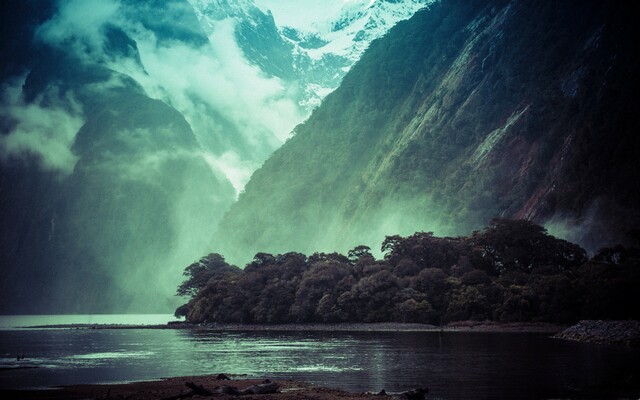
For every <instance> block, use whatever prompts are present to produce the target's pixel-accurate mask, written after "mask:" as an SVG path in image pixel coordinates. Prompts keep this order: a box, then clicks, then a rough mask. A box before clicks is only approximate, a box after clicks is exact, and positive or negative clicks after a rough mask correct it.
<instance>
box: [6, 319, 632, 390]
mask: <svg viewBox="0 0 640 400" xmlns="http://www.w3.org/2000/svg"><path fill="white" fill-rule="evenodd" d="M21 354H24V355H25V359H24V360H20V361H17V360H16V355H21ZM0 355H2V359H1V361H0V363H1V364H2V365H1V366H0V367H3V368H2V370H0V388H3V389H7V388H27V387H48V386H55V385H65V384H74V383H97V382H100V383H107V382H122V381H131V380H149V379H154V378H161V377H169V376H181V375H200V374H214V373H220V372H224V373H229V374H246V375H248V376H255V377H260V378H263V377H264V378H266V377H270V378H287V379H302V380H306V381H311V382H314V383H318V384H321V385H326V386H333V387H340V388H344V389H348V390H353V391H376V392H377V391H379V390H381V389H383V388H384V389H386V390H387V391H388V392H390V391H403V390H408V389H411V388H415V387H429V388H430V389H431V394H432V395H433V398H443V399H500V398H520V399H521V398H552V397H557V396H561V395H564V394H566V393H568V391H570V390H575V389H580V388H584V387H588V386H598V385H600V386H601V385H604V384H607V383H611V382H617V381H619V380H620V379H621V377H622V378H624V377H627V376H629V373H630V372H633V373H635V374H636V375H635V376H636V377H637V376H640V375H638V370H639V368H640V365H639V364H640V363H639V361H640V357H639V353H638V352H637V351H630V350H625V349H619V348H615V347H608V346H594V345H585V344H578V343H573V342H565V341H560V340H555V339H550V338H548V337H547V335H544V334H522V333H519V334H512V333H451V332H450V333H446V332H445V333H439V332H426V333H425V332H422V333H379V332H378V333H344V332H341V333H336V332H244V333H223V332H204V331H178V330H144V329H133V330H92V329H80V330H79V329H75V330H73V329H72V330H68V329H64V330H60V329H49V330H4V331H0ZM17 367H36V368H17Z"/></svg>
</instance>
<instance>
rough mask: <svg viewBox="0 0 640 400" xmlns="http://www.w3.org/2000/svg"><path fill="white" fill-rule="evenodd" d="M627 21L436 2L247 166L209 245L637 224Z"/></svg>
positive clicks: (636, 144)
mask: <svg viewBox="0 0 640 400" xmlns="http://www.w3.org/2000/svg"><path fill="white" fill-rule="evenodd" d="M637 26H638V25H637V24H636V23H635V21H633V18H632V17H631V16H630V14H629V13H628V10H626V9H625V6H623V5H622V4H621V3H604V2H597V1H590V2H577V1H575V2H574V1H561V2H545V3H537V2H520V1H498V2H496V1H491V2H483V1H474V2H466V1H441V2H437V3H435V4H433V5H431V6H430V7H429V9H428V10H424V11H421V12H419V13H418V14H416V15H415V16H414V17H413V18H412V19H410V20H408V21H405V22H403V23H400V24H398V25H397V26H396V27H395V28H393V29H392V30H391V31H390V32H389V33H388V34H387V35H386V36H385V37H384V38H382V39H379V40H377V41H375V42H373V43H372V44H371V46H370V48H369V49H368V50H367V52H365V54H364V56H363V57H362V59H361V60H360V61H359V62H358V63H357V64H356V65H355V66H354V67H353V69H352V70H351V71H350V72H349V73H348V74H347V76H346V77H345V78H344V80H343V82H342V84H341V86H340V87H339V88H338V89H337V90H336V91H335V92H334V93H332V94H331V95H329V96H328V97H327V98H326V99H325V101H324V102H323V104H322V105H321V106H320V107H319V108H318V109H316V110H315V112H314V113H313V114H312V115H311V117H310V118H309V119H308V120H307V121H306V122H305V123H304V124H302V125H300V126H298V127H297V128H296V131H295V135H294V136H293V137H292V138H291V139H290V140H289V141H288V142H287V143H285V145H284V146H283V147H282V148H280V149H279V150H277V151H276V152H275V153H274V154H273V156H272V157H271V158H270V159H269V160H267V162H265V164H264V165H263V167H262V168H261V169H259V170H258V171H256V172H255V173H254V175H253V176H252V178H251V180H250V182H249V183H248V185H247V186H246V188H245V191H244V193H242V194H241V195H240V198H239V201H238V202H237V203H236V204H235V205H234V206H233V207H232V209H231V211H230V212H229V213H228V214H227V215H226V217H225V219H224V220H223V222H222V224H221V226H220V229H219V231H218V234H217V237H216V239H215V241H214V242H213V243H212V246H211V248H212V250H214V251H218V252H220V253H222V254H225V255H226V256H227V257H228V258H229V259H230V260H231V261H233V262H235V263H240V264H243V263H245V262H247V261H248V260H250V259H251V257H252V256H253V255H254V254H255V253H256V252H260V251H262V252H270V253H284V252H287V251H300V252H305V253H313V252H315V251H335V250H337V251H342V252H346V251H347V250H348V249H349V248H352V247H353V246H355V245H357V244H360V243H365V244H367V245H369V246H372V247H373V246H376V244H377V243H380V242H381V241H382V239H383V238H384V237H385V236H386V235H389V234H396V233H398V234H402V235H408V234H410V233H411V232H415V231H423V230H429V231H433V232H435V233H436V234H438V235H454V236H455V235H461V234H466V233H467V232H470V231H472V230H474V229H480V228H481V227H482V226H484V225H485V224H486V223H487V222H488V221H489V220H490V219H491V218H493V217H496V216H502V217H514V218H525V219H529V220H532V221H535V222H537V223H542V224H545V225H546V226H547V227H549V229H550V230H551V231H552V232H554V233H559V234H562V235H563V236H564V237H566V238H568V239H571V240H572V241H575V242H578V243H580V244H581V245H582V246H584V247H586V248H587V249H588V250H589V251H590V252H595V251H597V249H598V248H600V247H601V246H603V245H605V244H608V243H618V242H626V241H627V240H628V237H627V236H626V234H627V232H628V231H629V230H631V229H633V228H635V227H637V226H638V222H639V221H640V213H639V212H638V207H637V205H638V204H640V195H639V193H640V192H638V190H637V189H636V188H635V185H634V182H637V181H639V180H640V176H639V175H640V166H639V165H638V163H639V161H638V160H639V159H638V157H637V155H638V154H640V141H639V140H638V137H637V134H636V133H637V132H638V128H639V123H638V121H639V119H638V117H637V115H640V104H639V102H638V96H637V93H638V89H640V85H639V83H640V82H639V78H638V75H637V74H636V73H635V71H637V70H638V67H640V62H639V60H640V59H639V54H638V47H637V45H636V39H637V37H638V27H637Z"/></svg>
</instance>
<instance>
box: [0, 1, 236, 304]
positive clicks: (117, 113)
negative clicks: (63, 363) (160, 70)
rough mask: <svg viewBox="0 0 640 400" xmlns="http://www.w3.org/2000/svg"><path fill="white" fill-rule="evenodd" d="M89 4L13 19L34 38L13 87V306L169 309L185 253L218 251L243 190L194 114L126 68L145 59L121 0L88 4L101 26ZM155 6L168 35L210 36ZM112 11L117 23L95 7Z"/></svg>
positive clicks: (7, 254)
mask: <svg viewBox="0 0 640 400" xmlns="http://www.w3.org/2000/svg"><path fill="white" fill-rule="evenodd" d="M163 3H164V2H163ZM42 4H44V2H26V3H24V4H23V6H24V7H25V8H27V10H26V11H29V10H28V8H29V7H32V8H33V9H38V8H40V7H41V6H42ZM61 4H62V3H61ZM87 4H88V3H84V2H68V3H64V4H63V5H62V6H60V8H57V7H54V6H52V7H50V8H49V10H50V11H51V12H52V14H49V15H48V16H46V17H45V16H42V18H41V19H40V20H39V21H37V22H35V23H31V24H29V25H22V24H21V23H20V21H17V22H16V21H14V23H17V25H19V26H20V27H22V28H23V29H24V30H23V31H22V32H26V33H28V34H30V35H31V36H28V35H27V37H31V39H30V40H24V39H22V41H21V43H22V44H23V45H24V46H26V47H27V50H22V51H23V52H24V53H25V54H27V55H28V56H27V57H24V58H23V63H22V64H21V66H16V67H15V68H14V69H13V70H11V71H7V75H8V76H9V77H8V78H6V79H5V80H4V81H3V86H2V106H1V107H0V116H1V117H2V118H1V119H0V120H1V121H2V125H1V128H2V136H1V137H0V150H1V151H0V155H1V157H0V161H2V169H1V170H0V171H1V173H0V190H1V191H2V202H1V205H0V212H1V215H2V227H1V236H0V246H1V249H2V280H1V282H0V283H1V290H2V302H1V307H0V308H1V310H2V312H3V313H34V312H38V313H87V312H126V311H130V310H147V311H152V312H154V311H155V312H162V311H163V310H167V309H170V307H172V306H173V305H174V303H175V301H176V300H175V299H173V292H174V290H175V282H176V281H177V280H179V277H180V273H181V267H180V265H182V264H184V263H188V262H190V260H192V259H193V257H196V255H197V254H199V253H201V252H203V251H205V250H206V248H207V246H208V243H209V238H210V232H211V226H212V225H214V224H215V223H216V222H217V221H218V220H219V219H220V218H221V216H222V214H223V212H224V211H225V210H226V209H227V208H228V207H229V205H230V204H231V202H232V201H233V199H234V196H235V190H234V188H233V186H232V184H231V183H230V181H229V180H228V179H227V178H226V177H225V176H224V175H223V174H222V173H221V172H220V171H218V170H215V169H214V168H212V167H211V165H209V163H208V162H207V158H206V157H204V156H203V154H205V153H206V151H205V149H204V148H203V147H202V146H201V144H200V143H199V142H198V138H197V137H196V135H195V134H194V131H193V130H192V127H191V125H190V124H189V123H188V121H187V120H186V119H185V117H184V115H183V114H182V113H180V112H179V111H178V110H177V109H176V108H175V107H172V106H171V105H170V104H168V103H167V102H164V101H161V100H159V99H156V98H152V97H151V96H150V95H149V93H148V92H147V91H145V89H144V88H143V86H142V85H141V84H140V83H139V82H138V81H136V80H135V79H133V78H132V77H131V76H130V75H127V74H124V73H122V72H119V71H117V70H116V68H115V64H118V65H124V64H129V65H131V66H134V67H136V68H140V69H143V68H144V66H143V65H142V64H141V63H142V58H141V56H140V51H139V48H138V43H137V42H136V41H134V40H133V39H132V38H131V37H130V36H129V35H128V34H127V33H126V32H125V31H124V30H123V29H122V28H121V27H120V26H118V25H116V23H117V20H116V19H115V18H113V17H114V14H113V13H115V12H116V9H115V8H114V9H110V8H109V4H108V3H103V4H102V6H103V7H104V8H100V7H96V9H94V10H95V11H96V13H94V14H91V13H89V14H85V13H84V12H83V13H81V15H84V16H85V17H87V19H89V20H90V21H88V23H89V24H91V25H93V24H96V26H95V30H94V26H88V25H84V21H82V20H77V19H75V17H76V15H75V13H80V11H85V9H84V8H83V7H85V6H86V5H87ZM165 4H168V3H165ZM173 4H174V6H176V7H177V6H180V2H173ZM74 7H76V9H74ZM77 8H79V9H77ZM183 10H184V9H183ZM22 15H24V16H25V17H26V18H33V15H40V14H39V13H37V12H36V13H35V14H32V13H30V12H24V13H23V14H22ZM143 15H145V16H146V17H148V18H149V25H148V31H147V32H155V35H157V37H162V36H163V35H164V37H166V38H170V39H171V40H172V41H175V42H178V43H181V44H182V45H184V46H199V45H203V44H205V43H207V38H206V36H204V34H203V33H201V32H200V33H198V31H197V30H196V31H193V30H188V29H181V28H180V25H179V24H175V23H171V24H165V25H163V23H162V20H161V19H160V18H156V17H154V16H153V15H152V13H150V12H147V13H145V14H143ZM105 16H106V17H107V18H105V19H112V18H113V21H114V22H113V23H111V22H109V23H107V22H102V21H100V22H101V23H100V24H98V21H97V20H95V19H94V20H91V18H90V17H93V18H98V17H105ZM173 17H174V18H175V20H177V21H180V22H184V21H185V20H186V21H189V14H182V15H180V14H178V15H175V14H174V16H173ZM180 17H183V18H184V19H182V20H181V18H180ZM191 18H192V19H191V20H190V22H189V23H190V24H191V25H193V26H196V27H197V26H198V22H197V20H196V19H195V15H193V13H191ZM141 22H142V23H144V22H145V21H144V20H142V21H141ZM83 29H84V30H85V31H83ZM97 33H99V35H96V34H97ZM5 54H9V55H11V54H14V53H13V52H12V51H8V52H7V53H5ZM14 73H20V75H17V76H16V75H13V74H14Z"/></svg>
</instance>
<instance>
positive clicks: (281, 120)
mask: <svg viewBox="0 0 640 400" xmlns="http://www.w3.org/2000/svg"><path fill="white" fill-rule="evenodd" d="M178 5H179V6H180V7H181V8H180V10H178V11H179V14H180V15H183V14H184V12H185V10H184V9H183V8H184V7H189V4H188V3H187V2H185V3H184V4H178V3H176V4H175V6H178ZM147 8H148V6H147V5H145V4H138V3H136V2H120V1H117V0H104V1H99V2H88V1H84V0H62V1H61V2H60V4H59V9H58V12H57V14H56V15H55V16H54V17H53V18H51V19H50V20H49V21H47V22H46V23H44V24H43V25H42V26H41V27H40V28H39V29H38V31H37V37H38V38H39V39H40V40H41V41H43V42H44V43H47V44H49V45H52V46H54V47H58V48H64V49H67V50H70V51H71V52H72V53H73V54H75V55H76V56H77V57H79V58H80V59H81V60H83V61H85V62H89V63H98V64H102V65H106V66H108V67H109V68H110V69H112V70H114V71H116V72H119V73H121V74H124V75H128V76H130V77H132V78H133V79H135V80H136V81H137V82H138V83H139V84H140V85H141V86H142V87H143V88H144V90H145V91H146V93H147V94H148V95H149V96H150V97H152V98H155V99H160V100H162V101H164V102H166V103H167V104H170V105H171V106H173V107H174V108H176V109H177V110H178V111H179V112H180V113H182V115H183V116H184V117H185V119H186V120H187V122H189V124H190V125H191V128H192V130H193V131H194V133H195V135H196V137H197V138H198V141H199V142H200V144H201V146H202V147H203V151H204V153H203V154H207V157H206V160H205V161H207V162H208V163H209V165H210V166H212V167H214V168H217V169H218V171H219V172H221V173H222V174H225V175H226V176H227V179H228V180H229V181H231V182H233V186H234V187H235V188H236V190H238V191H240V190H242V188H243V187H244V185H245V184H246V182H247V181H248V179H249V176H250V174H251V172H253V170H255V169H256V168H257V167H259V166H260V165H261V164H262V162H263V161H264V160H265V159H266V158H267V157H268V156H269V155H270V154H271V153H272V152H273V150H275V149H276V148H278V147H279V146H280V145H281V144H282V143H283V142H284V141H285V140H286V139H287V138H288V137H289V136H290V134H291V132H292V131H293V128H294V127H295V126H296V125H297V124H298V123H300V122H301V121H302V120H303V119H304V118H305V117H306V116H307V112H306V111H303V110H302V109H301V108H300V107H299V106H298V104H297V101H296V93H295V92H294V91H295V90H297V89H295V88H294V87H293V86H291V87H290V86H288V84H287V83H286V82H284V81H282V80H280V79H278V78H275V77H269V76H266V75H265V74H264V73H263V72H262V71H261V70H260V68H259V67H257V66H255V65H252V64H251V63H249V62H248V61H247V59H246V57H245V56H244V53H243V52H242V50H241V49H240V48H239V46H238V44H237V42H236V38H235V32H234V30H235V21H234V20H233V19H226V20H222V21H218V22H216V23H215V24H214V26H213V27H212V28H213V31H212V34H211V35H209V37H208V39H209V42H208V43H206V44H204V45H203V44H202V42H199V43H198V42H197V41H189V40H181V39H180V38H179V37H178V38H170V37H169V38H168V37H165V36H164V35H163V37H161V38H159V37H158V36H157V33H158V32H157V29H155V30H154V28H152V27H150V26H149V25H148V24H145V23H144V18H148V17H147V16H146V14H148V13H149V10H148V9H147ZM145 13H146V14H145ZM155 22H157V23H160V24H161V25H163V27H164V28H162V29H163V31H164V30H167V31H170V30H171V29H170V24H172V23H173V24H174V25H175V26H174V27H175V28H176V30H184V29H185V27H184V26H182V25H184V21H175V22H174V21H172V20H171V19H165V20H163V21H160V22H158V21H155ZM193 22H194V23H197V19H196V18H195V15H194V18H193ZM107 25H108V26H112V27H117V28H119V29H120V30H122V31H123V32H126V34H127V35H128V36H129V37H131V38H132V39H133V40H135V42H136V44H137V49H138V52H139V54H140V61H141V62H142V65H140V63H139V61H138V60H136V59H132V58H127V56H126V55H121V56H120V57H118V58H115V59H114V55H113V54H107V53H106V48H108V46H106V44H107V38H106V37H105V31H106V30H105V26H107ZM165 25H166V26H165ZM189 29H191V32H196V31H198V30H199V29H200V28H199V26H195V27H193V28H191V27H189ZM201 34H202V36H203V38H204V33H202V32H201ZM231 154H233V156H231ZM211 160H216V161H215V162H213V163H212V162H211ZM247 171H250V172H247Z"/></svg>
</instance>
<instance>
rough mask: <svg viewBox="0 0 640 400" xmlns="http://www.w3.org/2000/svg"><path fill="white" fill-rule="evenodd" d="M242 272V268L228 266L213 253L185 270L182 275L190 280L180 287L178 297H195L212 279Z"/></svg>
mask: <svg viewBox="0 0 640 400" xmlns="http://www.w3.org/2000/svg"><path fill="white" fill-rule="evenodd" d="M240 272H241V270H240V268H238V267H236V266H235V265H229V264H227V262H226V261H225V260H224V257H223V256H221V255H220V254H218V253H211V254H209V255H207V256H205V257H202V258H201V259H200V260H198V261H197V262H195V263H193V264H191V265H189V266H188V267H187V268H185V269H184V272H183V273H182V275H184V276H186V277H188V279H187V280H185V281H184V282H182V283H181V284H180V286H178V290H177V292H176V295H177V296H190V297H194V296H195V295H196V294H197V293H198V291H199V290H200V289H202V288H203V287H205V286H206V285H207V283H208V282H209V280H210V279H212V278H214V277H218V278H220V277H222V276H224V275H225V274H227V273H229V274H240Z"/></svg>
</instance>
